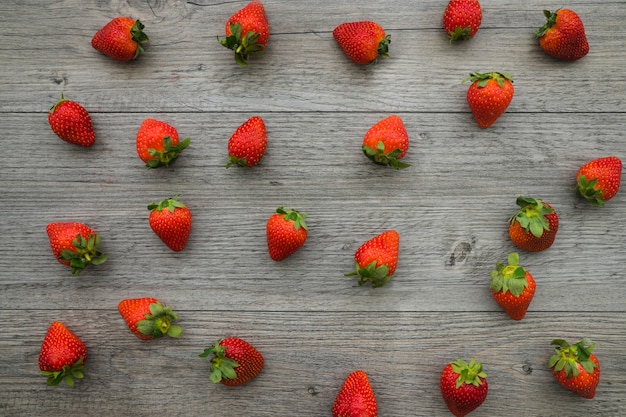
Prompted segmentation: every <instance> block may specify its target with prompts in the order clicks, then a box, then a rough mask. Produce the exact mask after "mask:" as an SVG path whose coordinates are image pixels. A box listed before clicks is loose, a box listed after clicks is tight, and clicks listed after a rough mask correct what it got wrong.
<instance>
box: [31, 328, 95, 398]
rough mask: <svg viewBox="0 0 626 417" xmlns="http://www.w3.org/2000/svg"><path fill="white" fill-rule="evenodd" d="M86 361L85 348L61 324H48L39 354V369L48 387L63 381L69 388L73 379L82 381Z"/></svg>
mask: <svg viewBox="0 0 626 417" xmlns="http://www.w3.org/2000/svg"><path fill="white" fill-rule="evenodd" d="M86 359H87V347H86V346H85V344H84V343H83V341H82V340H80V338H79V337H78V336H76V335H75V334H74V333H72V332H71V331H70V330H69V329H68V328H67V327H65V325H64V324H63V323H61V322H58V321H55V322H53V323H52V324H50V327H49V328H48V331H47V333H46V336H45V337H44V339H43V343H42V344H41V351H40V352H39V369H40V370H41V374H42V375H43V376H45V377H47V378H48V380H47V381H46V383H47V384H48V385H58V384H60V383H61V381H63V380H64V379H65V383H66V384H67V385H69V386H70V387H73V386H74V378H76V379H82V378H83V370H84V368H85V366H84V365H85V360H86Z"/></svg>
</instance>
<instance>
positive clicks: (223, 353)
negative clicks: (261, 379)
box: [199, 337, 263, 387]
mask: <svg viewBox="0 0 626 417" xmlns="http://www.w3.org/2000/svg"><path fill="white" fill-rule="evenodd" d="M209 355H213V357H212V358H211V375H210V379H211V382H213V383H215V384H217V383H218V382H219V383H221V384H224V385H227V386H230V387H236V386H239V385H243V384H245V383H246V382H248V381H250V380H251V379H253V378H256V376H257V375H258V374H259V373H260V372H261V370H262V369H263V356H262V355H261V353H260V352H259V351H258V350H256V348H255V347H254V346H252V345H251V344H249V343H248V342H246V341H245V340H243V339H240V338H238V337H229V338H226V339H222V340H221V341H218V342H217V343H215V344H214V345H212V346H211V347H209V348H207V349H205V350H204V352H202V353H201V354H200V355H199V356H200V357H201V358H206V357H208V356H209Z"/></svg>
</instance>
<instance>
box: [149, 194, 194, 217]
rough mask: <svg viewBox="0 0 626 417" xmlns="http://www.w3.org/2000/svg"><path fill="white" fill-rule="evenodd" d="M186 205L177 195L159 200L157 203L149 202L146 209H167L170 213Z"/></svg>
mask: <svg viewBox="0 0 626 417" xmlns="http://www.w3.org/2000/svg"><path fill="white" fill-rule="evenodd" d="M185 207H186V206H185V205H184V204H183V203H182V202H180V201H179V200H178V196H176V197H172V198H167V199H165V200H162V201H159V202H158V203H150V204H148V210H150V211H154V210H156V211H163V210H167V211H169V212H170V213H174V210H176V209H177V208H185Z"/></svg>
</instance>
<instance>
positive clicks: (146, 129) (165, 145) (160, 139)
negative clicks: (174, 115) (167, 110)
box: [137, 118, 191, 168]
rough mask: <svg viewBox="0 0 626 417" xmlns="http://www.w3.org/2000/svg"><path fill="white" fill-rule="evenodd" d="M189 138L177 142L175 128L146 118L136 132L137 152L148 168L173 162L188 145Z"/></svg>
mask: <svg viewBox="0 0 626 417" xmlns="http://www.w3.org/2000/svg"><path fill="white" fill-rule="evenodd" d="M190 141H191V140H190V139H189V138H187V139H184V140H183V141H181V142H180V143H179V142H178V132H177V131H176V129H175V128H174V127H173V126H171V125H169V124H167V123H165V122H162V121H159V120H155V119H149V118H148V119H146V120H144V121H143V123H141V126H140V127H139V131H138V132H137V154H138V155H139V158H141V160H142V161H144V162H145V163H146V166H147V167H148V168H159V167H163V166H168V165H171V164H173V163H174V162H175V161H176V159H177V158H178V156H179V155H180V153H181V152H182V151H183V150H185V149H186V148H187V147H188V146H189V142H190Z"/></svg>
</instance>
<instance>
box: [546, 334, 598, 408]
mask: <svg viewBox="0 0 626 417" xmlns="http://www.w3.org/2000/svg"><path fill="white" fill-rule="evenodd" d="M590 343H591V341H590V340H589V339H583V340H581V341H580V342H578V343H576V344H573V345H570V344H569V343H567V342H566V341H565V340H561V339H555V340H553V341H552V343H551V344H552V345H554V349H555V351H556V353H555V354H554V355H553V356H551V357H550V359H549V360H548V367H549V368H550V370H551V371H552V375H553V376H554V379H556V382H558V383H559V384H560V385H561V386H563V387H565V388H566V389H568V390H570V391H572V392H574V393H576V394H578V395H580V396H581V397H584V398H589V399H591V398H593V397H595V395H596V388H597V387H598V384H599V383H600V362H599V361H598V358H597V357H596V355H594V354H593V353H591V352H592V351H593V348H594V347H595V345H594V344H593V343H592V344H590Z"/></svg>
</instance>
